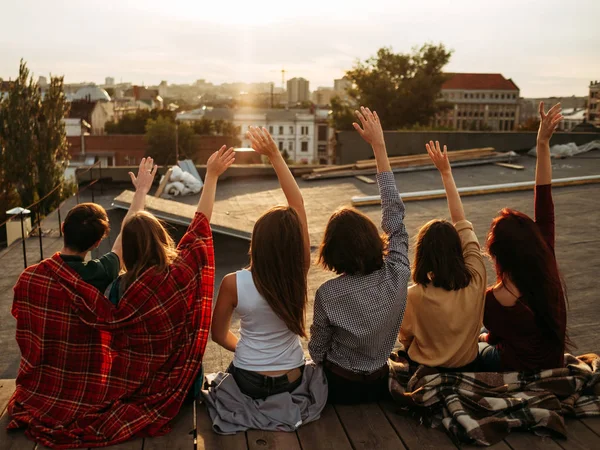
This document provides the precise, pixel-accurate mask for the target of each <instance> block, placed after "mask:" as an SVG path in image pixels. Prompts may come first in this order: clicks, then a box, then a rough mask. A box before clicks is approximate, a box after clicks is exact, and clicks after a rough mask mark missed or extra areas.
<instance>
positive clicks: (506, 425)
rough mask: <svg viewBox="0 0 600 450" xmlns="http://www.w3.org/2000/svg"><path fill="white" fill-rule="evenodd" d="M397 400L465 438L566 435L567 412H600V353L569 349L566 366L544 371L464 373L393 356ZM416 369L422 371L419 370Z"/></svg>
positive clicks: (393, 388)
mask: <svg viewBox="0 0 600 450" xmlns="http://www.w3.org/2000/svg"><path fill="white" fill-rule="evenodd" d="M389 364H390V392H391V394H392V397H393V398H394V400H395V401H396V402H397V403H398V404H400V405H401V406H403V407H406V408H407V409H409V410H410V411H411V412H412V413H414V414H418V415H420V416H421V418H422V419H426V420H425V421H426V422H428V423H430V425H431V426H432V427H435V426H438V425H439V424H440V423H441V424H443V426H444V427H445V428H446V429H447V430H448V431H449V432H450V434H451V435H452V436H453V437H454V438H456V439H457V440H459V441H462V442H469V443H476V444H479V445H493V444H495V443H496V442H499V441H501V440H502V439H503V438H504V437H505V436H506V435H508V434H509V433H510V430H511V429H516V428H520V429H530V430H533V431H534V432H536V434H549V433H558V435H562V436H564V435H565V433H566V432H565V424H564V420H563V417H562V416H563V415H571V416H575V417H592V416H600V357H599V356H598V355H595V354H588V355H583V356H580V357H578V358H576V357H574V356H572V355H569V354H565V367H564V368H561V369H552V370H543V371H538V372H529V373H526V372H507V373H461V372H456V373H452V372H439V371H438V370H436V369H432V368H428V367H424V366H419V367H418V368H416V367H414V366H413V367H412V369H411V367H409V363H408V361H407V360H406V358H404V357H403V356H402V353H401V352H398V353H394V354H392V356H391V357H390V360H389ZM414 369H416V371H415V370H414Z"/></svg>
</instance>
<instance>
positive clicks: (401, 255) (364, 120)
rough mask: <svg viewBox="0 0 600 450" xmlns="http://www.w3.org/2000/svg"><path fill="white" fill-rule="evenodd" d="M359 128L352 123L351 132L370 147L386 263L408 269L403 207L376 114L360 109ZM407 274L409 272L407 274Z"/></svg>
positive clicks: (363, 108) (357, 113)
mask: <svg viewBox="0 0 600 450" xmlns="http://www.w3.org/2000/svg"><path fill="white" fill-rule="evenodd" d="M356 116H357V117H358V119H359V120H360V122H361V125H362V127H361V126H360V125H358V124H357V123H354V124H353V125H354V128H355V129H356V131H358V134H360V135H361V137H362V138H363V139H364V140H365V141H366V142H368V143H369V144H371V147H373V154H374V155H375V161H376V162H377V184H378V186H379V194H380V196H381V227H382V228H383V231H385V232H386V233H387V235H388V252H387V255H386V257H385V260H386V261H389V262H393V263H397V264H399V265H401V266H404V267H405V268H407V269H408V268H410V263H409V262H408V233H407V232H406V227H405V226H404V203H403V202H402V199H401V198H400V194H399V193H398V188H397V187H396V179H395V178H394V174H393V173H392V168H391V166H390V161H389V159H388V155H387V150H386V148H385V140H384V138H383V128H382V127H381V122H380V120H379V116H378V115H377V113H376V112H371V110H370V109H369V108H365V107H361V109H360V111H356ZM406 273H407V274H408V273H409V271H406Z"/></svg>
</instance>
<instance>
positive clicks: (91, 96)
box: [71, 86, 111, 102]
mask: <svg viewBox="0 0 600 450" xmlns="http://www.w3.org/2000/svg"><path fill="white" fill-rule="evenodd" d="M71 100H72V101H87V102H110V100H111V98H110V95H108V92H106V91H105V90H104V89H102V88H99V87H98V86H83V87H81V88H79V89H77V91H76V92H75V94H73V95H72V97H71Z"/></svg>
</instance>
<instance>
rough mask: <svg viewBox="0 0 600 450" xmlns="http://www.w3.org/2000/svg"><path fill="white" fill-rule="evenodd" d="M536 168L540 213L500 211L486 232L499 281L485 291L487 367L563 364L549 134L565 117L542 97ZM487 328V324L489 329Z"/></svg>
mask: <svg viewBox="0 0 600 450" xmlns="http://www.w3.org/2000/svg"><path fill="white" fill-rule="evenodd" d="M539 111H540V127H539V130H538V135H537V164H536V172H535V195H534V198H535V200H534V210H535V219H534V220H532V219H531V218H530V217H528V216H527V215H525V214H523V213H521V212H519V211H515V210H512V209H509V208H505V209H503V210H502V211H500V214H499V215H498V217H496V218H495V219H494V221H493V222H492V226H491V228H490V231H489V233H488V237H487V248H488V253H489V255H490V256H491V258H492V260H493V262H494V264H495V266H496V274H497V283H496V285H495V286H493V287H492V288H490V289H489V290H488V292H487V295H486V303H485V312H484V318H483V323H484V325H485V328H486V329H487V332H485V333H482V334H481V335H480V337H479V341H480V344H479V354H480V358H481V365H482V369H483V370H486V371H513V370H517V371H521V370H539V369H551V368H556V367H562V366H563V354H564V350H565V340H566V325H567V315H566V303H567V296H566V293H565V289H564V286H563V283H562V280H561V276H560V273H559V270H558V266H557V262H556V258H555V254H554V242H555V230H554V204H553V201H552V163H551V161H550V138H551V137H552V134H553V133H554V131H555V130H556V128H557V126H558V124H559V122H560V121H561V119H562V118H563V116H562V115H561V109H560V104H556V105H554V106H553V107H552V108H551V109H550V110H549V111H548V113H545V112H544V103H543V102H541V103H540V108H539ZM484 331H485V330H484Z"/></svg>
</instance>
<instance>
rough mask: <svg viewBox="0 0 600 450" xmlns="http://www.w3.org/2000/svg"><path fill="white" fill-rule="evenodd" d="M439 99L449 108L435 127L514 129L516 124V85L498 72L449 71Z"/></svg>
mask: <svg viewBox="0 0 600 450" xmlns="http://www.w3.org/2000/svg"><path fill="white" fill-rule="evenodd" d="M448 75H450V77H449V79H448V80H447V81H446V82H445V83H444V84H443V85H442V89H441V92H440V100H441V101H444V102H446V103H448V104H449V105H450V106H451V107H450V109H448V110H447V111H445V112H444V113H441V114H439V115H438V116H437V117H436V118H435V120H434V125H435V126H443V127H450V128H454V129H456V130H471V131H476V130H490V131H513V130H514V129H515V128H516V127H517V124H518V123H519V87H518V86H517V85H516V84H515V83H514V82H513V81H512V80H511V79H510V78H509V79H506V78H504V76H503V75H502V74H499V73H452V74H448Z"/></svg>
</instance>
